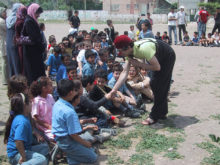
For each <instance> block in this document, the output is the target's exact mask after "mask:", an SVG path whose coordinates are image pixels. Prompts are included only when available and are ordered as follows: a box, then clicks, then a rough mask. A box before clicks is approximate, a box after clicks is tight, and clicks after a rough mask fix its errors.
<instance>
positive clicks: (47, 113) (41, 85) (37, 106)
mask: <svg viewBox="0 0 220 165" xmlns="http://www.w3.org/2000/svg"><path fill="white" fill-rule="evenodd" d="M30 90H31V94H32V96H33V97H34V99H33V100H32V111H31V115H32V118H33V119H34V121H35V123H36V127H37V129H38V130H40V131H41V132H43V133H44V135H45V136H46V137H47V139H49V140H54V136H53V134H52V133H51V124H52V107H53V105H54V103H55V101H54V99H53V96H52V95H51V93H52V90H53V87H52V82H51V80H50V79H49V78H48V77H40V78H38V79H37V81H34V82H33V83H32V84H31V88H30Z"/></svg>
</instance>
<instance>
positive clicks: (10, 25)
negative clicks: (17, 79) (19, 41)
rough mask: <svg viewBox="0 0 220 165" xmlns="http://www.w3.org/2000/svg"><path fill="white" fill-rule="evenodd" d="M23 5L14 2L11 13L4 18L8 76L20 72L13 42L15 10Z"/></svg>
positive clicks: (16, 51) (16, 49)
mask: <svg viewBox="0 0 220 165" xmlns="http://www.w3.org/2000/svg"><path fill="white" fill-rule="evenodd" d="M21 6H23V5H22V4H21V3H15V4H14V5H13V7H12V13H11V15H10V16H9V17H8V18H7V19H6V26H7V35H6V50H7V57H8V66H9V77H11V76H13V75H17V74H19V73H20V69H19V57H18V48H17V46H16V45H15V44H14V36H15V22H16V20H17V17H16V13H17V10H18V9H19V8H20V7H21Z"/></svg>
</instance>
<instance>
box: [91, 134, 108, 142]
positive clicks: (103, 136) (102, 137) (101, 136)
mask: <svg viewBox="0 0 220 165" xmlns="http://www.w3.org/2000/svg"><path fill="white" fill-rule="evenodd" d="M94 137H95V138H96V140H97V141H98V142H100V143H103V142H104V141H106V140H108V139H110V137H111V134H110V133H108V132H103V133H101V134H99V135H95V136H94Z"/></svg>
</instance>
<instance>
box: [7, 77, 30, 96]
mask: <svg viewBox="0 0 220 165" xmlns="http://www.w3.org/2000/svg"><path fill="white" fill-rule="evenodd" d="M17 93H24V94H28V84H27V79H26V77H24V76H22V75H14V76H12V77H11V78H10V80H9V82H8V98H9V99H10V98H12V97H13V96H14V95H15V94H17Z"/></svg>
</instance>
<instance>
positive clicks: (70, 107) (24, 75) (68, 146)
mask: <svg viewBox="0 0 220 165" xmlns="http://www.w3.org/2000/svg"><path fill="white" fill-rule="evenodd" d="M183 9H184V8H181V12H184V11H183ZM42 12H43V9H42V8H41V7H40V6H39V5H38V4H36V3H33V4H31V5H29V6H28V7H26V6H24V5H22V4H21V3H15V4H14V5H13V8H12V13H11V15H10V16H9V17H7V16H6V9H4V8H0V28H1V29H0V34H1V40H0V41H1V42H0V46H1V47H0V48H1V50H2V51H1V52H2V59H3V61H4V65H3V75H2V76H3V84H7V85H8V98H9V100H10V112H9V113H10V114H9V118H8V120H7V123H6V127H5V136H4V143H5V144H7V154H8V158H9V162H10V163H11V164H33V165H34V164H41V165H44V164H45V165H46V164H47V163H48V161H49V156H51V155H52V160H53V159H55V158H56V157H60V155H55V156H54V154H53V153H54V152H55V151H57V150H58V149H61V150H62V151H63V152H64V153H65V155H66V156H67V161H68V163H69V164H71V165H72V164H80V163H94V162H96V161H97V154H96V153H95V151H94V149H93V148H92V147H93V144H94V143H97V142H98V143H103V142H104V141H106V140H108V139H109V138H111V136H115V135H117V131H116V129H114V127H124V126H125V124H126V118H121V117H118V116H119V115H120V116H123V117H129V118H140V117H141V115H143V114H144V113H146V107H145V104H144V103H146V102H153V104H154V105H153V108H152V110H151V112H150V114H149V117H148V118H147V119H146V120H144V121H142V124H143V125H151V124H154V123H156V122H157V121H158V120H164V119H166V115H167V113H168V92H169V90H170V85H171V82H172V71H173V67H174V64H175V52H174V50H173V49H172V48H171V47H170V45H169V44H170V43H171V41H172V39H171V37H168V35H167V32H164V34H163V36H162V37H161V36H160V33H159V32H158V33H157V34H156V36H154V35H153V33H152V25H153V20H152V19H151V18H150V14H149V13H148V14H147V19H145V17H144V15H142V16H143V17H142V18H140V19H139V20H138V22H137V25H136V26H137V28H138V29H139V32H138V34H137V33H136V32H135V31H134V29H135V27H134V25H131V26H130V31H125V32H124V35H119V33H118V32H116V31H115V28H114V25H113V22H112V21H111V20H107V27H106V28H105V29H104V30H103V31H99V30H98V29H95V28H93V27H92V28H91V29H90V30H91V31H89V32H88V31H86V30H79V27H80V19H79V17H78V11H75V12H74V15H73V14H72V12H69V19H68V20H69V24H70V26H71V28H70V30H69V34H68V35H67V36H64V37H63V38H62V41H61V42H58V43H57V40H56V36H55V35H51V36H49V38H48V41H49V43H48V44H47V40H46V38H45V35H44V31H45V25H44V24H43V23H38V18H39V16H40V14H41V13H42ZM181 12H180V13H179V14H178V15H180V17H182V16H183V15H184V14H183V13H181ZM169 15H170V16H168V18H169V21H175V22H176V21H177V19H176V17H175V16H172V15H173V14H172V11H171V14H169ZM218 17H219V16H218ZM182 21H183V20H182ZM185 23H186V22H181V21H179V29H180V39H182V38H181V30H182V31H183V32H184V37H183V42H182V44H183V45H186V46H189V45H196V44H197V43H201V44H202V45H208V44H211V43H216V41H217V40H216V39H214V38H213V37H212V36H211V39H210V40H208V39H207V40H206V39H205V36H204V34H203V33H201V37H198V33H196V32H195V33H194V38H193V39H192V40H190V39H189V36H188V37H187V32H186V30H185V29H186V28H185ZM168 25H169V34H170V33H171V31H172V30H174V33H175V27H174V25H172V24H168ZM216 27H219V26H218V25H216ZM6 34H7V35H6ZM213 34H214V35H215V37H216V38H217V35H218V33H217V32H214V33H213ZM187 38H188V40H186V39H187ZM197 40H198V41H197ZM180 41H182V40H180ZM5 43H6V46H5ZM175 43H177V40H176V37H175ZM48 144H49V145H48ZM51 145H52V147H53V148H54V149H53V150H52V151H53V152H52V154H51V152H50V147H49V146H51Z"/></svg>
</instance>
